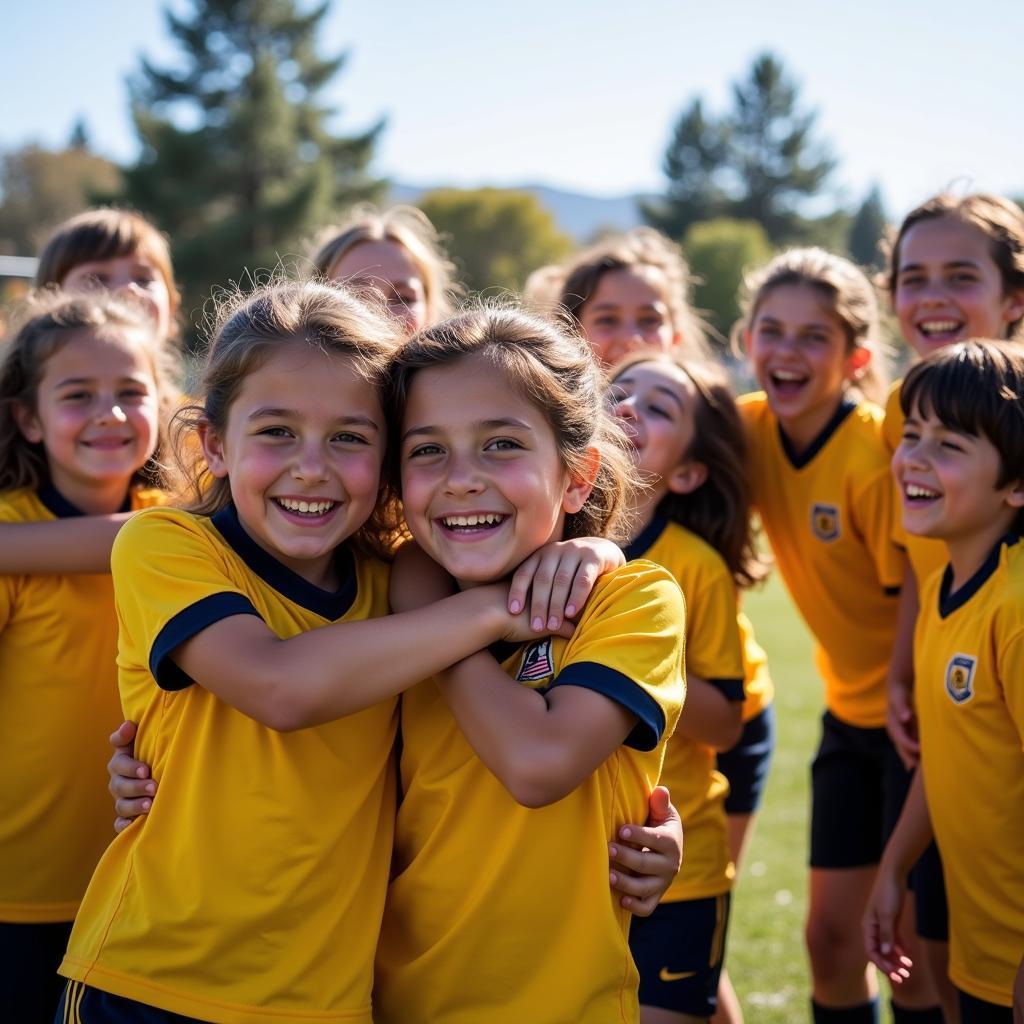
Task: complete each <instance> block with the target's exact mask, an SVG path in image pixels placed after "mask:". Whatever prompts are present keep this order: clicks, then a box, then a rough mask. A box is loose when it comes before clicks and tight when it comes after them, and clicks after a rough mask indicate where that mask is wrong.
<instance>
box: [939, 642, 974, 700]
mask: <svg viewBox="0 0 1024 1024" xmlns="http://www.w3.org/2000/svg"><path fill="white" fill-rule="evenodd" d="M977 663H978V659H977V658H975V657H974V656H973V655H970V654H954V655H953V657H952V658H950V659H949V664H948V665H947V666H946V693H948V694H949V696H950V699H951V700H952V701H953V703H954V704H965V703H966V702H967V701H969V700H970V699H971V698H972V697H973V696H974V668H975V666H976V665H977Z"/></svg>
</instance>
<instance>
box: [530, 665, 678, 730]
mask: <svg viewBox="0 0 1024 1024" xmlns="http://www.w3.org/2000/svg"><path fill="white" fill-rule="evenodd" d="M551 686H552V687H555V686H582V687H583V688H584V689H587V690H594V691H595V692H597V693H601V694H604V696H605V697H607V698H608V699H609V700H613V701H615V703H616V704H621V705H622V706H623V707H624V708H626V709H628V710H629V711H632V712H633V714H634V715H636V717H637V723H636V726H635V727H634V729H633V731H632V732H631V733H630V734H629V735H628V736H627V737H626V739H625V744H626V746H627V747H633V749H634V750H653V749H654V748H655V747H656V746H657V745H658V740H660V739H661V734H662V733H663V732H664V731H665V712H664V711H662V709H661V705H660V704H659V703H658V702H657V701H656V700H655V699H654V698H653V697H652V696H651V695H650V694H649V693H648V692H647V691H646V690H645V689H643V687H641V686H638V685H637V684H636V683H635V682H634V681H633V680H632V679H630V678H629V676H627V675H623V674H622V673H621V672H618V671H616V670H615V669H613V668H609V667H608V666H607V665H600V664H598V663H597V662H595V661H577V662H573V664H571V665H568V666H566V668H565V670H564V671H562V672H559V673H558V675H557V676H555V680H554V682H553V683H552V684H551ZM549 689H550V687H549Z"/></svg>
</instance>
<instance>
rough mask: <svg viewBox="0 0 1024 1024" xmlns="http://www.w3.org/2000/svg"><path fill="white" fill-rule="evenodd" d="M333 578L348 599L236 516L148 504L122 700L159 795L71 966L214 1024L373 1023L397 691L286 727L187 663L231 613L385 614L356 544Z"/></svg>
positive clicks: (310, 621)
mask: <svg viewBox="0 0 1024 1024" xmlns="http://www.w3.org/2000/svg"><path fill="white" fill-rule="evenodd" d="M338 570H339V576H340V578H341V579H342V580H343V583H342V586H341V587H340V588H339V589H338V590H337V591H336V592H335V593H327V592H326V591H323V590H320V589H319V588H317V587H314V586H313V585H311V584H310V583H308V582H307V581H306V580H304V579H302V578H301V577H300V576H297V575H296V574H295V573H293V572H291V571H290V570H289V569H287V568H286V567H285V566H283V565H282V564H281V563H279V562H277V561H276V560H275V559H273V558H272V557H271V556H270V555H269V554H267V553H266V552H265V551H264V550H263V549H262V548H261V547H259V546H258V545H257V544H255V543H254V542H253V541H252V540H251V539H250V538H249V536H248V535H247V534H246V533H245V531H244V529H243V528H242V526H241V525H240V523H239V521H238V517H237V514H236V513H235V510H234V508H232V507H229V508H227V509H225V510H224V511H222V512H219V513H218V514H217V515H215V516H214V517H213V518H212V519H209V518H205V517H200V516H194V515H191V514H189V513H187V512H183V511H180V510H177V509H166V510H165V509H161V510H154V511H151V512H144V513H141V514H140V515H139V516H137V517H136V518H135V519H133V520H132V521H131V522H129V523H128V524H127V525H126V526H125V527H124V528H123V529H122V530H121V533H120V534H119V536H118V538H117V541H116V543H115V545H114V554H113V574H114V590H115V597H116V600H117V610H118V616H119V620H120V624H121V634H120V644H119V654H118V667H119V684H120V690H121V699H122V701H123V704H124V710H125V714H126V716H127V717H128V718H130V719H133V720H134V721H136V722H138V723H139V738H138V741H137V743H136V752H137V754H138V756H139V757H140V758H142V760H144V761H147V762H149V764H151V765H152V766H153V775H154V777H155V778H156V779H158V780H159V783H160V794H159V797H158V798H157V799H156V800H155V801H154V803H153V810H152V811H151V812H150V813H149V815H147V816H146V817H144V818H141V819H139V820H138V821H137V822H135V823H134V824H133V825H132V826H131V827H129V828H128V829H127V830H126V831H124V832H123V833H121V835H119V836H118V837H117V838H116V839H115V840H114V841H113V843H111V845H110V846H109V847H108V849H107V852H106V853H105V854H104V856H103V858H102V859H101V861H100V864H99V867H98V868H97V869H96V873H95V874H94V876H93V879H92V882H91V883H90V885H89V889H88V891H87V892H86V894H85V898H84V900H83V901H82V907H81V910H80V911H79V915H78V918H77V920H76V922H75V927H74V930H73V932H72V935H71V942H70V945H69V949H68V954H67V956H66V957H65V958H64V963H63V965H62V966H61V974H63V975H64V976H65V977H68V978H72V979H75V980H77V981H82V982H84V983H85V984H87V985H91V986H93V987H95V988H98V989H103V990H104V991H107V992H112V993H114V994H116V995H121V996H125V997H127V998H129V999H135V1000H138V1001H139V1002H142V1003H146V1004H149V1005H151V1006H156V1007H160V1008H162V1009H165V1010H170V1011H172V1012H174V1013H180V1014H184V1015H186V1016H189V1017H196V1018H198V1019H200V1020H207V1021H213V1022H215V1024H243V1022H246V1024H248V1022H251V1021H259V1020H265V1021H273V1024H312V1022H314V1021H315V1022H317V1024H323V1022H325V1021H339V1022H340V1021H344V1022H345V1024H355V1022H358V1024H370V1021H371V1010H370V994H371V987H372V963H373V951H374V948H375V946H376V941H377V934H378V931H379V926H380V918H381V914H382V908H383V904H384V895H385V892H386V888H387V878H388V865H389V858H390V852H391V842H392V837H393V831H394V813H395V808H394V797H395V791H396V779H395V770H394V757H393V741H394V736H395V727H396V719H397V715H396V706H397V702H396V701H393V700H392V701H385V702H382V703H381V704H378V705H375V706H374V707H371V708H368V709H366V710H365V711H361V712H359V713H357V714H354V715H350V716H348V717H347V718H343V719H339V720H338V721H336V722H331V723H328V724H326V725H322V726H317V727H315V728H309V729H301V730H298V731H296V732H291V733H279V732H275V731H273V730H272V729H269V728H267V727H266V726H264V725H261V724H259V723H258V722H256V721H254V720H253V719H251V718H247V717H246V716H245V715H243V714H242V713H241V712H239V711H236V710H235V709H234V708H231V707H229V706H228V705H227V704H224V703H223V702H221V701H220V700H218V699H217V698H216V697H214V695H213V694H212V693H210V691H209V690H206V689H204V688H203V687H201V686H199V685H195V684H193V683H192V680H191V679H189V677H188V676H186V675H185V674H184V673H183V672H182V671H181V669H179V668H178V667H177V665H176V664H175V663H174V661H173V658H172V654H173V652H174V650H175V649H176V648H177V647H179V646H180V645H181V644H182V643H183V642H184V641H185V640H187V639H189V638H190V637H193V636H195V635H196V634H197V633H199V632H201V631H202V630H203V629H205V628H206V627H207V626H209V625H211V624H213V623H214V622H217V621H219V620H221V619H224V618H228V617H230V616H233V615H246V614H248V615H257V616H259V617H260V618H261V619H262V620H263V621H264V622H265V623H266V624H267V626H268V627H269V628H270V629H271V630H273V631H274V632H275V633H276V634H277V635H278V636H280V637H283V638H287V637H292V636H295V635H297V634H299V633H301V632H303V631H305V630H309V629H314V628H317V627H319V626H324V625H326V624H328V623H331V622H344V621H355V620H359V619H367V618H373V617H375V616H378V615H383V614H386V612H387V567H386V566H385V565H383V564H382V563H378V562H375V561H372V560H369V559H361V558H359V557H357V556H354V555H353V554H352V553H351V552H349V551H348V549H347V548H345V547H341V548H339V549H338ZM109 814H110V812H109V809H108V810H107V811H106V818H107V820H108V821H109Z"/></svg>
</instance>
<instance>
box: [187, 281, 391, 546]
mask: <svg viewBox="0 0 1024 1024" xmlns="http://www.w3.org/2000/svg"><path fill="white" fill-rule="evenodd" d="M402 340H403V339H402V335H401V331H400V329H399V328H398V327H397V326H396V325H395V322H394V321H393V320H392V319H391V318H390V317H388V316H387V315H386V314H385V313H384V312H383V311H381V310H377V309H374V308H373V307H372V306H370V305H369V304H367V303H366V302H363V301H361V300H360V299H358V298H356V297H355V296H354V295H353V294H352V293H351V292H349V291H347V290H346V289H344V288H343V287H341V286H340V285H335V284H328V283H325V282H320V281H303V282H298V281H285V280H281V281H277V282H274V283H271V284H268V285H266V286H264V287H261V288H259V289H257V290H256V291H255V292H253V293H252V294H249V295H246V294H243V293H241V292H237V293H235V294H234V295H233V296H230V297H229V298H227V299H224V300H222V301H221V304H220V307H219V311H218V316H217V322H216V327H215V331H214V335H213V339H212V341H211V342H210V344H209V345H208V347H207V350H206V354H205V359H204V362H203V365H202V367H201V368H200V372H199V385H198V389H197V396H198V397H199V398H200V399H201V400H202V403H203V404H202V405H201V406H199V405H192V406H186V407H185V408H184V409H182V410H181V411H180V412H179V413H178V415H177V417H176V429H175V437H174V441H175V451H176V455H177V457H178V459H179V462H180V464H181V467H182V471H183V473H184V474H185V477H186V479H187V480H188V482H189V484H190V485H191V498H192V501H191V503H190V504H189V506H188V507H189V510H190V511H191V512H194V513H196V514H197V515H205V516H211V515H213V514H214V513H216V512H219V511H220V510H221V509H222V508H224V507H226V506H227V505H229V504H230V503H231V483H230V481H229V480H227V479H224V478H217V477H214V476H212V475H211V473H210V471H209V469H208V468H207V466H206V463H205V461H204V460H203V459H202V453H201V452H200V450H199V446H198V445H197V444H196V443H195V439H194V435H193V432H194V431H195V430H196V429H197V428H198V427H199V426H200V425H205V426H209V427H211V428H212V429H213V430H214V431H216V432H217V433H219V434H221V435H223V433H224V431H225V430H226V429H227V422H228V416H229V414H230V412H231V405H232V403H233V402H234V401H235V399H236V397H237V396H238V392H239V390H240V389H241V387H242V383H243V382H244V380H245V379H246V377H248V376H249V374H251V373H255V372H256V371H258V370H259V369H260V368H261V367H263V366H264V365H265V364H266V362H267V361H268V360H269V359H270V358H271V356H272V355H273V354H274V353H275V352H276V351H279V350H280V348H281V346H282V345H306V346H309V347H310V348H311V349H313V350H315V351H317V352H321V353H324V354H326V355H330V356H338V357H342V358H345V359H348V360H350V361H351V363H352V365H353V367H354V368H355V369H356V371H357V372H358V373H359V374H360V375H361V376H362V377H363V378H364V379H365V380H366V383H367V386H369V387H372V388H375V389H382V388H383V386H384V384H385V381H386V378H387V369H388V364H389V362H390V360H391V357H392V355H393V354H394V351H395V349H396V348H397V347H398V346H399V345H400V344H401V343H402ZM387 522H390V519H389V518H388V516H387V514H386V510H383V509H381V508H378V509H376V510H375V511H374V513H373V515H372V516H371V517H370V519H369V520H368V521H367V522H366V523H365V524H364V525H363V526H362V527H361V528H360V529H359V530H358V531H357V532H356V534H355V535H354V537H353V542H354V543H355V544H356V545H357V546H358V547H360V548H361V549H362V550H364V551H367V552H370V553H373V554H376V555H380V556H387V555H388V553H389V552H390V551H391V550H393V537H392V532H391V530H390V528H389V527H388V526H386V525H385V524H386V523H387Z"/></svg>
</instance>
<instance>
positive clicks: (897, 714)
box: [885, 679, 921, 771]
mask: <svg viewBox="0 0 1024 1024" xmlns="http://www.w3.org/2000/svg"><path fill="white" fill-rule="evenodd" d="M885 727H886V729H887V730H888V732H889V739H891V740H892V742H893V746H895V747H896V753H897V754H899V756H900V760H901V761H902V762H903V767H904V768H906V769H907V771H910V770H911V769H912V768H916V767H917V765H918V763H919V762H920V760H921V744H920V742H919V741H918V738H917V715H916V714H915V713H914V699H913V696H912V694H911V692H910V689H909V687H908V686H907V685H906V684H905V683H902V682H897V681H895V680H892V679H890V680H889V701H888V704H887V705H886V709H885Z"/></svg>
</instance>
